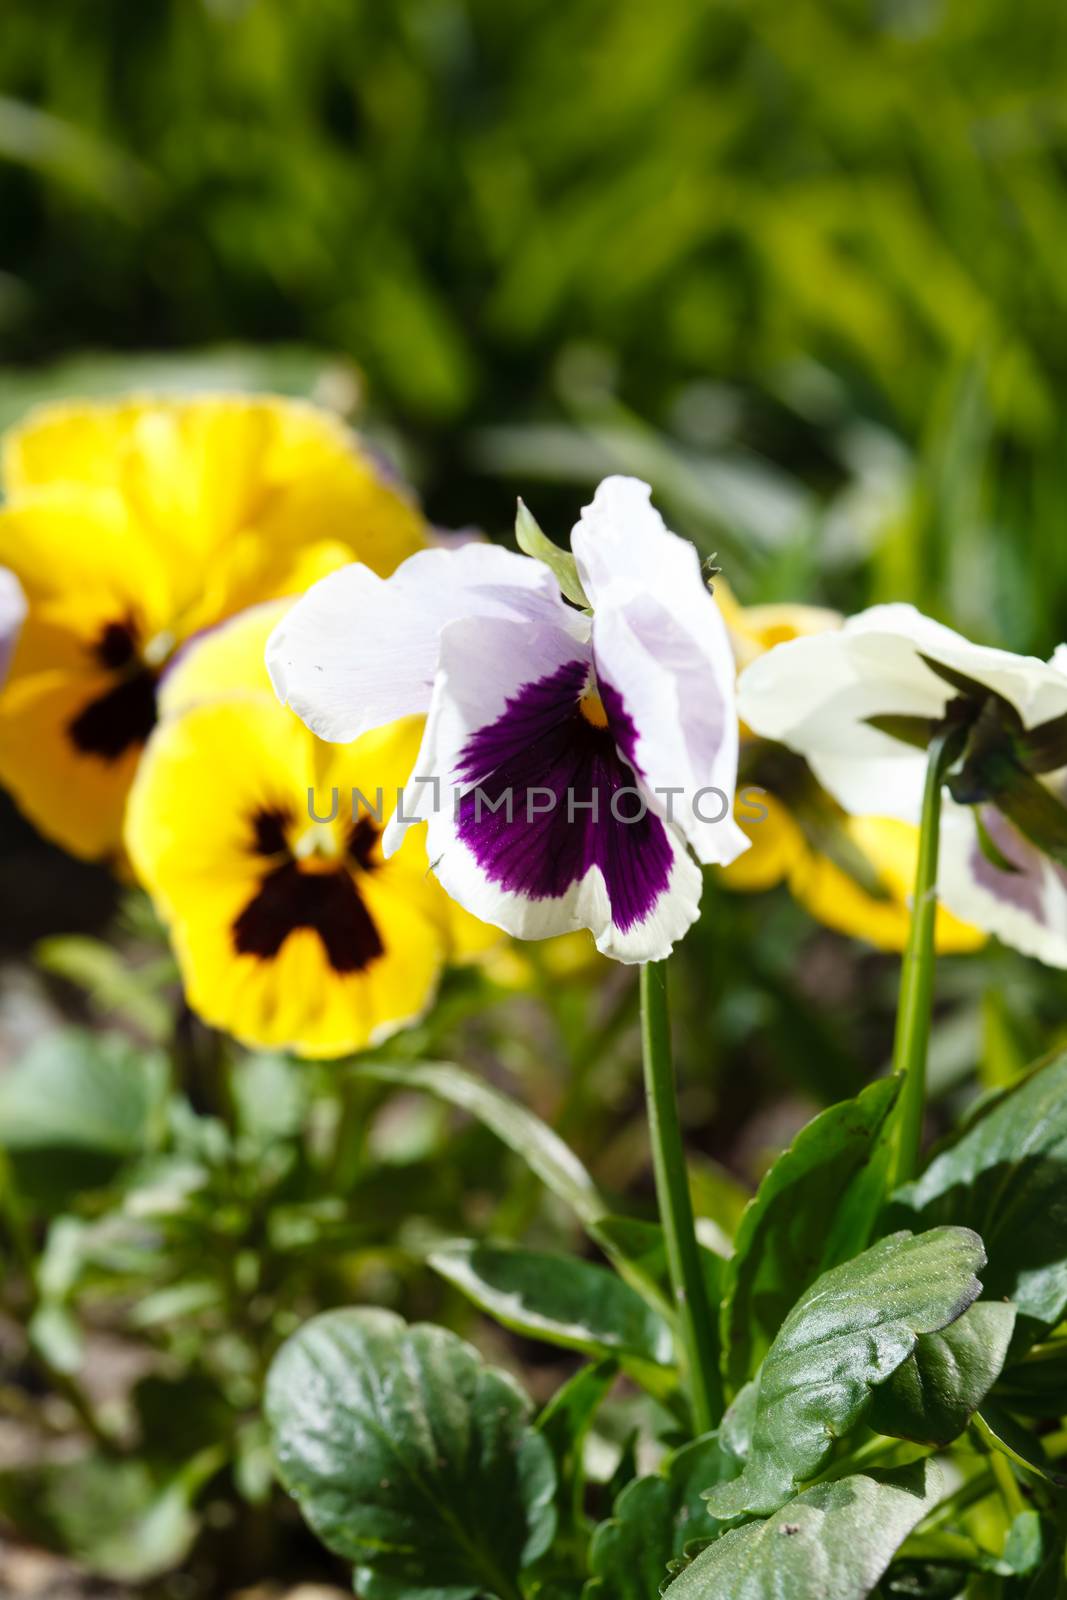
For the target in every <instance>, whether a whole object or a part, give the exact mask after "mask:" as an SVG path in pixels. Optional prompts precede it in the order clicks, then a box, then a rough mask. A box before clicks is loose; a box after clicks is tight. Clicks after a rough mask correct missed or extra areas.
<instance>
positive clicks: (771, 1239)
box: [722, 1079, 899, 1388]
mask: <svg viewBox="0 0 1067 1600" xmlns="http://www.w3.org/2000/svg"><path fill="white" fill-rule="evenodd" d="M898 1090H899V1085H898V1083H897V1082H896V1081H895V1080H894V1079H883V1080H881V1081H880V1082H878V1083H872V1084H870V1085H869V1087H868V1088H866V1089H864V1091H863V1092H862V1094H859V1095H857V1096H856V1098H855V1099H854V1100H844V1101H842V1102H841V1103H840V1104H839V1105H836V1106H831V1107H830V1108H829V1110H827V1111H824V1112H822V1114H821V1115H820V1116H817V1117H816V1118H815V1119H814V1121H813V1122H809V1123H808V1125H807V1127H806V1128H803V1129H801V1131H800V1133H799V1134H798V1135H797V1137H796V1138H795V1139H794V1141H793V1143H792V1144H791V1145H790V1147H789V1149H788V1150H786V1151H785V1152H784V1153H783V1154H782V1155H780V1156H779V1157H778V1160H777V1161H776V1162H775V1163H774V1165H773V1166H772V1167H771V1169H770V1171H769V1172H768V1173H767V1175H766V1177H765V1178H764V1179H763V1182H762V1183H761V1184H760V1186H759V1190H758V1191H757V1193H756V1195H755V1197H754V1198H753V1199H752V1200H751V1201H750V1203H749V1205H748V1207H747V1209H746V1210H745V1213H744V1215H743V1217H742V1219H741V1224H740V1226H739V1228H738V1230H737V1238H736V1240H735V1242H734V1254H733V1257H732V1258H731V1260H730V1262H729V1263H728V1265H727V1268H726V1284H725V1296H724V1305H723V1315H722V1329H723V1349H724V1362H725V1368H726V1376H727V1380H728V1381H729V1383H730V1384H731V1385H732V1387H734V1388H739V1387H740V1386H741V1384H743V1383H744V1382H745V1380H746V1379H747V1378H750V1377H751V1376H752V1374H753V1373H754V1372H755V1370H756V1368H757V1367H758V1366H759V1364H760V1361H761V1360H762V1359H763V1356H764V1355H765V1353H766V1351H767V1350H768V1348H769V1346H770V1343H771V1340H772V1339H773V1338H774V1335H775V1334H776V1333H777V1331H778V1328H779V1327H780V1325H781V1322H782V1319H783V1317H784V1316H785V1315H786V1313H787V1311H788V1310H789V1308H790V1306H792V1305H793V1304H795V1302H796V1300H797V1298H798V1297H799V1295H800V1294H802V1293H803V1291H804V1290H805V1289H806V1288H807V1287H808V1285H809V1284H810V1283H812V1282H813V1281H814V1279H815V1278H817V1277H818V1276H819V1273H820V1272H825V1271H826V1270H827V1269H828V1268H829V1267H832V1266H835V1265H836V1264H837V1263H838V1262H839V1261H842V1260H847V1259H848V1257H849V1256H850V1255H852V1254H854V1252H855V1249H856V1248H857V1247H861V1246H862V1245H863V1244H864V1243H866V1233H867V1226H868V1224H869V1221H870V1214H869V1208H868V1207H867V1206H865V1205H864V1204H863V1199H864V1197H863V1195H862V1194H860V1193H857V1194H854V1195H853V1194H850V1187H851V1186H852V1185H853V1184H854V1182H855V1180H856V1179H857V1177H858V1176H859V1175H860V1174H862V1172H863V1170H864V1167H865V1166H866V1164H867V1163H868V1162H869V1161H870V1158H871V1155H872V1152H873V1151H874V1150H875V1148H876V1146H877V1143H878V1135H879V1133H880V1131H881V1129H882V1127H883V1125H884V1123H885V1119H886V1116H887V1115H888V1113H889V1110H890V1108H891V1106H892V1105H893V1103H894V1101H895V1099H896V1097H897V1093H898ZM857 1234H858V1235H859V1237H856V1235H857Z"/></svg>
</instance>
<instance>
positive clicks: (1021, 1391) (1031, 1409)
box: [993, 1339, 1067, 1417]
mask: <svg viewBox="0 0 1067 1600" xmlns="http://www.w3.org/2000/svg"><path fill="white" fill-rule="evenodd" d="M993 1397H994V1399H995V1400H997V1401H998V1402H999V1403H1000V1404H1001V1405H1003V1406H1006V1407H1007V1409H1008V1410H1009V1411H1013V1412H1016V1413H1018V1414H1021V1415H1023V1416H1027V1417H1059V1416H1063V1415H1065V1414H1067V1339H1051V1340H1049V1342H1048V1343H1047V1344H1037V1345H1034V1346H1033V1348H1032V1349H1030V1350H1028V1351H1027V1352H1026V1354H1025V1356H1024V1357H1023V1358H1022V1360H1021V1361H1016V1362H1014V1363H1013V1364H1012V1365H1011V1366H1009V1367H1006V1368H1005V1369H1004V1371H1003V1373H1002V1374H1001V1376H1000V1378H999V1380H998V1382H997V1384H996V1387H995V1388H994V1390H993Z"/></svg>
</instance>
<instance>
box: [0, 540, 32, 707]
mask: <svg viewBox="0 0 1067 1600" xmlns="http://www.w3.org/2000/svg"><path fill="white" fill-rule="evenodd" d="M25 616H26V596H25V595H24V594H23V592H22V586H21V585H20V583H19V581H18V579H17V578H16V577H15V574H14V573H13V572H8V570H7V568H6V567H0V686H2V685H3V682H4V679H5V678H6V677H7V669H8V667H9V666H10V664H11V657H12V656H13V655H14V653H15V644H16V641H17V639H18V636H19V629H20V628H21V627H22V624H23V621H24V619H25Z"/></svg>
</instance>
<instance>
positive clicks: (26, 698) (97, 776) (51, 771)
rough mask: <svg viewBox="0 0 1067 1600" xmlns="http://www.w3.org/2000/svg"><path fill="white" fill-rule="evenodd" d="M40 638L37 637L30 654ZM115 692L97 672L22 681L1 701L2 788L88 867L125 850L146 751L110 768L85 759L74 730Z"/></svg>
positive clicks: (137, 749)
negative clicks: (125, 818)
mask: <svg viewBox="0 0 1067 1600" xmlns="http://www.w3.org/2000/svg"><path fill="white" fill-rule="evenodd" d="M33 638H34V635H33V632H32V630H31V631H29V633H28V642H29V645H30V647H32V645H33ZM21 653H22V647H21V643H20V650H19V652H18V654H19V655H21ZM113 686H114V684H113V680H112V679H111V678H109V677H107V676H105V675H102V674H100V673H98V672H97V673H93V672H90V671H86V672H85V673H84V674H78V675H72V674H71V673H69V672H64V671H62V670H57V671H52V672H38V673H34V674H32V675H28V676H19V675H15V676H13V677H12V679H11V680H10V681H9V683H8V685H7V687H6V688H5V690H4V692H3V694H2V695H0V784H3V786H4V787H5V788H6V789H9V790H10V792H11V793H12V794H13V795H14V797H15V799H16V801H17V802H18V804H19V806H20V807H21V808H22V810H23V811H25V813H26V815H27V816H28V817H29V818H30V819H31V821H33V822H34V823H35V824H36V825H37V826H38V827H39V828H40V829H41V830H42V832H44V833H46V834H47V835H48V836H49V837H50V838H53V839H55V840H57V841H58V842H59V843H60V844H61V845H63V846H64V848H65V849H67V850H69V851H70V852H71V854H72V855H76V856H84V857H85V858H86V859H89V860H93V859H96V858H99V857H102V856H109V855H111V856H114V855H116V854H117V852H118V851H119V849H120V844H121V837H122V814H123V810H124V808H125V804H126V793H127V790H128V788H129V785H130V782H131V780H132V778H133V774H134V772H135V771H136V768H137V762H138V760H139V759H140V755H141V746H140V744H132V745H130V746H129V748H127V749H126V750H125V751H124V752H123V753H122V754H121V755H119V756H117V757H116V758H115V759H113V760H107V759H104V758H103V757H101V756H99V755H94V754H85V753H83V752H81V751H80V750H79V749H78V747H77V745H76V744H75V743H74V742H73V740H72V738H71V735H70V732H69V730H70V726H71V724H72V723H73V722H74V720H75V719H76V718H77V717H78V716H79V715H81V714H83V713H84V712H85V710H86V708H87V706H89V705H90V704H92V703H93V702H94V701H98V700H99V699H100V698H101V697H102V696H104V695H105V694H107V693H108V691H109V690H110V689H112V688H113Z"/></svg>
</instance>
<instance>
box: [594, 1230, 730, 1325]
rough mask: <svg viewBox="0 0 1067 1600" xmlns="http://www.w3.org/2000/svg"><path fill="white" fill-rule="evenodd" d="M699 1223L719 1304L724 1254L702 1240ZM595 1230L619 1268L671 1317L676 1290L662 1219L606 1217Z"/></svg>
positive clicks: (711, 1291) (712, 1296)
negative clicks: (720, 1254) (709, 1247)
mask: <svg viewBox="0 0 1067 1600" xmlns="http://www.w3.org/2000/svg"><path fill="white" fill-rule="evenodd" d="M696 1226H697V1234H698V1239H697V1243H698V1245H699V1247H700V1264H701V1267H702V1269H703V1272H704V1282H705V1284H706V1285H707V1290H708V1299H709V1301H710V1303H711V1304H712V1305H718V1303H719V1301H720V1300H721V1299H722V1274H723V1269H724V1262H723V1260H722V1257H721V1256H718V1255H716V1253H715V1252H714V1251H713V1250H710V1249H708V1247H707V1246H706V1245H704V1244H701V1243H700V1239H699V1234H700V1229H701V1220H700V1219H699V1218H698V1219H697V1224H696ZM591 1231H592V1233H593V1237H594V1238H595V1239H596V1242H597V1243H598V1244H599V1245H600V1248H601V1249H602V1250H603V1251H604V1252H605V1253H606V1254H607V1255H608V1256H609V1257H610V1258H611V1260H612V1261H613V1262H614V1263H615V1266H616V1269H617V1270H618V1271H619V1272H621V1273H622V1274H623V1276H624V1277H626V1278H627V1279H628V1280H629V1281H630V1282H632V1283H633V1284H634V1285H635V1287H637V1289H638V1290H639V1292H640V1293H641V1295H642V1296H643V1298H644V1299H645V1300H647V1301H650V1302H652V1303H653V1304H654V1305H655V1306H657V1307H658V1308H659V1310H660V1312H661V1314H662V1315H663V1316H665V1317H668V1318H669V1317H671V1316H672V1314H673V1312H672V1298H673V1291H672V1289H671V1275H670V1266H669V1263H668V1261H667V1241H666V1240H665V1238H664V1237H663V1229H662V1228H661V1227H660V1225H659V1223H658V1222H645V1221H644V1220H643V1219H641V1218H639V1217H604V1218H603V1219H602V1220H601V1221H600V1222H598V1223H597V1224H596V1227H595V1228H594V1229H593V1230H591Z"/></svg>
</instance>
